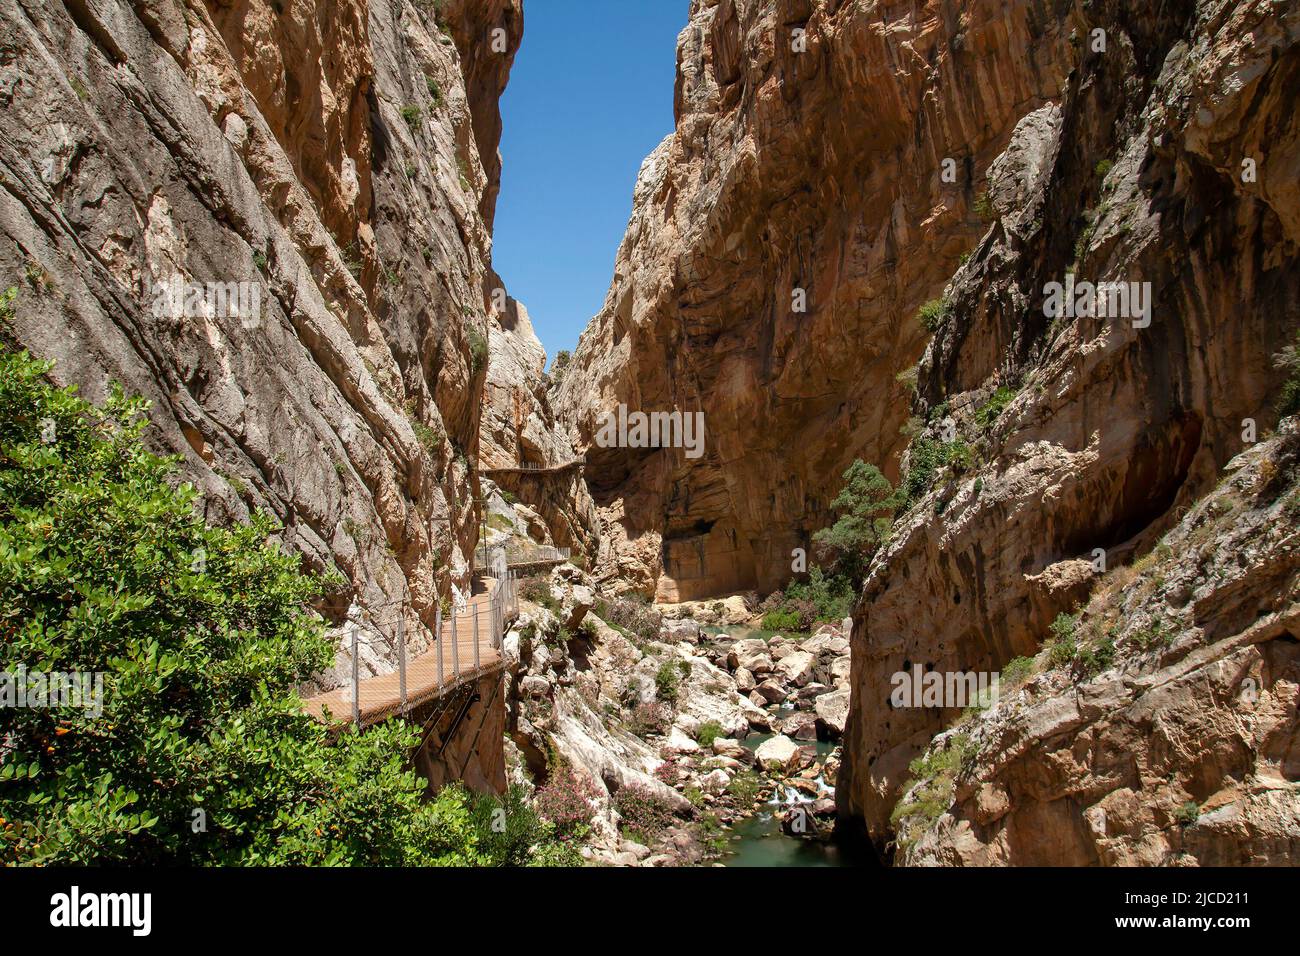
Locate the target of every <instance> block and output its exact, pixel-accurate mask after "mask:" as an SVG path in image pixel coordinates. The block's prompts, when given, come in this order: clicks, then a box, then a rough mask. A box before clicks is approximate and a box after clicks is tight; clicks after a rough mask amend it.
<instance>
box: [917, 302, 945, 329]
mask: <svg viewBox="0 0 1300 956" xmlns="http://www.w3.org/2000/svg"><path fill="white" fill-rule="evenodd" d="M951 310H952V306H951V304H950V303H949V302H948V300H947V299H931V300H930V301H929V302H927V303H925V305H923V306H921V309H920V311H918V312H917V313H916V318H917V320H918V321H919V322H920V323H921V326H922V327H923V328H924V329H925V330H926V331H927V332H937V331H938V330H939V326H940V325H942V324H943V320H944V319H946V318H948V313H949V312H950V311H951Z"/></svg>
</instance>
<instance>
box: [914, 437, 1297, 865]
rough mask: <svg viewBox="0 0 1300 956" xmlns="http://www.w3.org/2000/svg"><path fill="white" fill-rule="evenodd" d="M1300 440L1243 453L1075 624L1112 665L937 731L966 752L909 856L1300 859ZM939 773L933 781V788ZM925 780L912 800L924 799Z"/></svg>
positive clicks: (953, 861) (1044, 677)
mask: <svg viewBox="0 0 1300 956" xmlns="http://www.w3.org/2000/svg"><path fill="white" fill-rule="evenodd" d="M1298 451H1300V436H1298V435H1297V432H1296V429H1295V427H1294V420H1292V425H1291V427H1290V428H1289V429H1288V430H1287V432H1286V434H1285V436H1284V437H1280V438H1278V439H1275V440H1273V441H1271V442H1267V443H1265V444H1262V445H1258V446H1255V447H1253V448H1251V449H1249V450H1247V451H1245V452H1243V453H1242V454H1241V455H1239V456H1238V457H1237V458H1235V459H1233V461H1232V462H1230V463H1229V465H1228V467H1227V468H1226V469H1225V476H1224V479H1223V481H1222V483H1221V484H1220V485H1219V486H1218V487H1216V488H1215V489H1214V491H1213V492H1211V493H1210V494H1209V495H1207V496H1206V497H1205V498H1204V499H1202V500H1201V501H1200V502H1199V503H1197V505H1196V506H1195V507H1193V508H1192V510H1191V511H1189V512H1188V514H1187V515H1186V517H1184V518H1183V520H1182V521H1180V522H1179V524H1178V525H1177V526H1176V527H1175V528H1174V529H1173V530H1172V531H1171V532H1170V533H1169V534H1168V536H1167V537H1166V538H1165V541H1164V544H1163V547H1161V548H1159V549H1157V550H1156V551H1155V552H1153V554H1152V558H1151V560H1149V561H1146V562H1144V563H1143V565H1140V566H1138V567H1125V568H1122V569H1120V570H1119V571H1118V572H1116V573H1115V574H1114V575H1113V576H1112V578H1111V579H1110V580H1108V581H1106V582H1105V583H1104V584H1102V585H1101V586H1100V587H1099V588H1098V589H1097V592H1096V594H1095V595H1094V597H1093V598H1092V600H1090V601H1089V602H1088V604H1087V606H1086V608H1085V609H1084V613H1083V615H1082V617H1081V619H1080V625H1079V627H1080V630H1081V631H1083V632H1085V633H1086V632H1087V631H1090V630H1091V631H1095V632H1104V633H1106V635H1107V637H1106V638H1105V640H1108V641H1110V642H1112V646H1113V647H1114V648H1115V660H1114V662H1113V663H1112V664H1111V665H1110V666H1107V667H1105V669H1104V670H1102V671H1101V672H1100V673H1084V674H1080V673H1078V672H1077V669H1076V671H1075V672H1074V673H1071V672H1070V670H1068V669H1066V668H1063V667H1051V666H1050V663H1051V662H1050V660H1048V661H1045V662H1044V672H1043V673H1041V674H1039V675H1037V676H1034V677H1033V678H1032V679H1031V680H1029V681H1028V682H1027V683H1026V684H1025V685H1024V686H1023V688H1011V693H1010V694H1006V695H1004V698H1003V700H1002V701H1000V702H999V704H998V705H997V706H995V707H994V708H992V709H990V710H989V711H987V712H985V713H984V714H982V715H980V716H979V717H978V718H975V719H972V720H970V721H967V722H965V723H964V724H962V725H961V726H959V727H958V728H956V729H954V730H952V731H949V732H948V733H947V734H945V735H944V736H943V737H942V738H940V740H939V741H938V742H937V743H936V744H935V747H936V748H939V747H946V746H952V745H953V743H954V742H955V741H956V740H959V739H964V740H965V750H966V764H965V765H964V766H963V767H962V770H961V772H960V773H959V774H957V775H956V776H955V778H954V780H953V781H952V792H951V799H950V801H949V805H948V806H946V807H945V808H944V809H943V812H942V813H941V814H940V815H939V816H938V817H937V819H934V820H933V821H927V820H925V819H924V818H922V819H921V820H920V821H919V824H921V825H915V826H912V825H908V824H904V826H903V827H900V830H901V831H902V832H903V834H905V835H901V834H900V839H899V844H900V847H901V853H900V854H899V857H898V858H899V859H900V860H902V861H904V862H906V863H908V864H911V865H944V866H951V865H980V866H987V865H1006V864H1013V865H1035V864H1040V865H1058V866H1059V865H1098V864H1103V865H1110V866H1117V865H1118V866H1133V865H1142V866H1170V865H1172V866H1185V865H1195V864H1199V865H1207V866H1261V865H1273V866H1287V865H1292V864H1294V862H1295V860H1296V856H1297V854H1300V800H1297V792H1298V790H1300V723H1297V718H1296V707H1297V704H1298V703H1300V603H1297V580H1298V574H1300V551H1298V550H1297V543H1298V541H1300V537H1298V532H1300V523H1298V522H1300V497H1298V496H1297V492H1296V490H1295V481H1296V478H1297V471H1296V465H1297V460H1296V458H1297V452H1298ZM926 786H927V784H926V783H922V784H921V789H924V788H925V787H926ZM916 796H917V791H916V790H910V791H909V793H908V796H907V797H905V798H904V800H903V802H902V804H901V809H902V811H903V813H904V814H905V815H906V814H907V813H908V811H909V809H911V808H912V807H914V806H916Z"/></svg>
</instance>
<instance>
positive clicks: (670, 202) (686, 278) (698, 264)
mask: <svg viewBox="0 0 1300 956" xmlns="http://www.w3.org/2000/svg"><path fill="white" fill-rule="evenodd" d="M1061 7H1062V5H1061V4H1059V3H1051V2H1037V0H1026V2H1014V3H1006V2H1004V0H979V2H962V3H955V2H945V3H934V2H929V3H919V2H917V3H891V4H888V5H884V4H845V3H835V2H829V0H819V2H813V0H779V2H778V0H717V2H707V0H696V2H694V3H692V4H691V8H690V20H689V23H688V24H687V25H686V27H685V29H684V30H683V31H682V33H681V35H680V37H679V40H678V51H677V62H678V71H677V87H676V93H675V97H676V99H675V104H676V107H675V109H676V119H677V122H676V129H675V131H674V132H673V133H672V135H671V136H669V137H668V138H667V139H666V140H665V141H664V142H663V143H662V144H661V145H660V146H659V148H658V149H656V150H655V152H654V153H652V154H651V156H650V157H649V158H647V160H646V161H645V163H644V165H643V166H642V168H641V172H640V175H639V177H638V180H637V184H636V190H635V195H634V198H633V211H632V216H631V220H630V222H629V224H628V230H627V234H626V235H625V237H624V239H623V243H622V245H621V247H620V249H619V252H618V257H617V262H616V264H615V272H614V280H613V282H612V284H611V286H610V290H609V293H608V296H607V298H606V301H605V305H604V307H603V308H602V310H601V312H600V313H599V314H598V315H597V316H596V317H595V318H594V319H593V320H592V322H591V324H590V326H589V327H588V328H587V330H586V332H585V333H584V334H583V337H582V340H581V342H580V344H579V346H578V350H577V352H576V354H575V356H574V360H573V363H572V366H571V368H570V369H569V371H568V373H567V374H566V376H565V378H564V381H563V383H562V385H561V388H560V390H559V395H558V398H557V407H558V411H559V414H560V417H561V418H562V419H563V420H564V421H565V422H566V423H567V424H568V426H569V428H570V429H571V431H572V433H573V436H574V441H575V444H576V445H577V447H579V448H580V449H582V450H583V451H584V453H585V457H586V464H587V469H586V476H587V481H588V485H589V487H590V489H591V491H592V494H593V496H594V498H595V500H596V502H597V503H598V504H599V505H600V506H601V507H602V514H603V516H604V518H605V530H606V531H607V534H608V538H609V541H610V545H609V549H608V554H607V555H604V556H603V558H604V560H605V562H606V563H607V564H608V565H609V566H612V567H614V568H616V569H617V571H618V572H619V573H620V575H621V576H623V577H624V578H626V579H628V580H629V581H632V582H635V583H636V584H637V586H638V587H639V588H640V589H641V590H643V591H645V592H647V593H656V594H657V595H658V597H659V598H660V599H662V600H670V601H675V600H682V599H691V598H696V597H702V596H709V595H714V594H719V593H724V592H727V591H734V590H741V589H748V588H758V589H760V590H770V589H772V588H774V587H777V586H780V585H781V584H783V583H784V582H785V581H786V580H787V579H788V577H789V575H790V568H791V550H792V549H793V548H796V547H806V546H807V545H808V543H809V537H810V535H811V533H812V532H813V531H815V530H816V529H818V528H820V527H822V526H824V525H825V524H827V523H828V521H829V513H828V510H827V509H828V503H829V501H830V500H831V499H832V498H833V497H834V495H835V493H836V491H837V490H838V487H837V484H838V479H839V476H840V474H841V473H842V472H843V471H844V469H845V468H846V467H847V466H848V464H849V463H850V462H851V461H852V460H853V459H854V458H855V457H862V458H865V459H866V460H868V461H874V462H879V463H880V464H881V466H882V467H883V468H884V469H885V470H886V472H887V473H888V474H890V475H891V476H894V475H896V474H897V465H896V457H897V454H898V453H899V452H901V450H902V448H903V445H904V444H905V441H904V439H902V438H901V437H900V436H899V426H901V425H902V424H903V422H904V421H905V419H906V417H907V395H906V389H905V386H904V385H902V384H900V383H898V382H897V381H896V380H895V377H896V375H897V373H899V372H900V371H901V370H903V369H906V368H907V367H909V366H911V365H912V364H914V363H915V361H916V359H917V357H918V356H919V355H920V353H921V350H922V348H923V346H924V341H925V332H924V330H923V329H922V328H921V327H920V326H919V325H917V323H916V322H914V321H913V320H912V316H913V315H914V314H915V312H916V310H917V308H918V307H919V306H920V305H921V304H922V303H923V302H925V301H926V300H927V299H930V298H933V297H934V296H935V295H937V293H938V292H939V290H940V289H942V287H943V284H944V282H945V281H946V280H947V278H948V277H949V276H950V275H951V273H952V270H953V268H954V267H955V266H956V265H957V263H958V261H959V259H960V257H961V256H962V255H963V254H965V253H968V252H969V251H970V250H971V248H972V247H973V246H974V245H975V243H976V241H977V240H978V238H979V236H980V234H981V233H982V232H983V231H984V228H985V227H984V225H983V223H982V222H981V220H980V217H979V215H977V212H976V205H977V203H976V200H977V198H978V193H979V187H978V184H979V183H980V181H981V180H982V178H983V174H984V171H985V170H986V169H987V168H988V166H989V164H990V163H991V162H992V160H993V158H994V157H995V156H996V155H997V154H998V153H999V152H1000V151H1001V150H1002V148H1003V147H1004V146H1005V145H1006V142H1007V140H1008V138H1009V136H1010V133H1011V130H1012V128H1013V127H1014V125H1015V123H1016V121H1017V120H1019V119H1020V118H1021V117H1022V116H1023V115H1025V114H1026V113H1028V112H1030V111H1032V110H1034V109H1036V108H1038V107H1040V106H1042V105H1044V104H1046V103H1048V102H1050V101H1053V100H1054V99H1055V98H1057V97H1058V96H1059V95H1060V91H1061V88H1062V85H1063V84H1064V82H1065V78H1066V77H1067V76H1068V75H1069V72H1070V70H1071V68H1072V66H1073V64H1074V62H1075V60H1076V59H1077V56H1078V53H1077V50H1076V48H1075V47H1073V46H1072V45H1071V44H1070V42H1069V39H1070V33H1071V29H1072V27H1073V26H1074V24H1072V23H1071V22H1070V20H1069V18H1068V17H1067V16H1066V15H1065V13H1066V12H1068V8H1067V9H1066V10H1062V9H1061ZM801 40H802V47H803V48H802V49H801V50H796V47H797V46H799V45H800V41H801ZM944 158H950V159H952V160H953V161H954V168H955V170H956V171H957V176H956V180H955V181H954V182H951V183H950V182H945V181H944V180H943V178H942V177H941V163H942V160H943V159H944ZM796 290H800V292H799V293H796ZM797 296H801V297H802V299H803V301H802V302H799V301H796V298H797ZM619 403H626V404H627V406H628V407H629V409H641V410H645V411H656V410H670V409H673V408H680V409H682V410H685V411H695V410H703V411H704V413H705V416H706V442H705V452H704V454H703V456H702V457H701V458H699V459H696V460H691V459H687V458H686V457H685V455H684V453H683V451H682V450H681V449H670V450H655V449H626V448H601V447H598V446H597V445H596V444H595V431H596V426H597V424H598V422H599V417H600V416H601V415H602V414H603V413H605V412H607V411H608V410H610V409H612V408H614V407H615V406H616V405H617V404H619Z"/></svg>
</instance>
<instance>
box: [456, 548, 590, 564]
mask: <svg viewBox="0 0 1300 956" xmlns="http://www.w3.org/2000/svg"><path fill="white" fill-rule="evenodd" d="M496 554H501V555H502V557H503V559H504V561H505V564H504V566H503V567H506V568H512V567H519V566H521V565H525V564H544V563H546V562H548V561H555V562H557V563H558V562H560V561H568V560H569V559H570V558H571V557H572V556H573V549H572V548H554V547H551V546H550V545H532V546H520V545H516V544H508V545H505V546H504V547H503V546H501V545H497V546H496V547H494V548H491V549H486V548H484V547H483V546H482V545H480V546H479V547H478V548H477V549H476V550H475V551H474V560H475V562H477V563H481V564H484V565H487V566H488V567H491V566H492V561H493V556H494V555H496Z"/></svg>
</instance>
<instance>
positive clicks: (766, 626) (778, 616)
mask: <svg viewBox="0 0 1300 956" xmlns="http://www.w3.org/2000/svg"><path fill="white" fill-rule="evenodd" d="M800 628H801V625H800V621H799V612H798V611H795V610H792V609H789V608H778V609H777V610H775V611H768V612H767V613H766V614H764V615H763V630H765V631H797V630H800Z"/></svg>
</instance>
